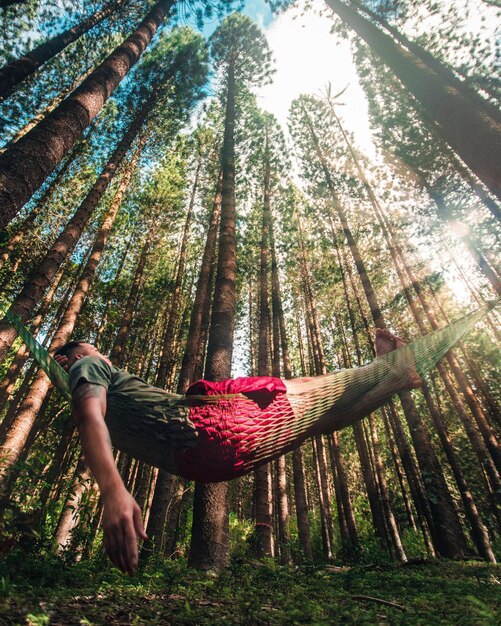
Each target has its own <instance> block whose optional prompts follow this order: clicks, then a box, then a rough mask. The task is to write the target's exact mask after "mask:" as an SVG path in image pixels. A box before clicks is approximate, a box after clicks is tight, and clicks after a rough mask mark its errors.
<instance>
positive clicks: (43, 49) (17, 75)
mask: <svg viewBox="0 0 501 626" xmlns="http://www.w3.org/2000/svg"><path fill="white" fill-rule="evenodd" d="M121 4H123V0H114V1H113V2H110V3H109V4H107V5H106V6H105V7H104V8H103V9H101V10H100V11H96V12H95V13H94V14H93V15H91V16H90V17H88V18H86V19H84V20H82V21H81V22H80V23H79V24H76V25H75V26H73V27H72V28H69V29H68V30H66V31H64V32H63V33H60V34H59V35H56V36H55V37H52V38H51V39H49V40H47V41H45V42H44V43H42V44H40V45H39V46H37V47H36V48H34V49H33V50H31V52H28V53H26V54H25V55H24V56H22V57H21V58H19V59H17V60H16V61H12V62H11V63H9V64H8V65H5V66H4V67H2V68H0V100H2V99H4V98H6V97H7V96H8V95H9V94H10V93H11V91H12V89H13V88H14V87H15V86H16V85H18V84H19V83H21V82H22V81H24V80H26V78H28V76H31V75H32V74H34V73H35V72H36V70H37V69H38V68H39V67H40V66H41V65H43V64H44V63H46V62H47V61H48V60H49V59H51V58H52V57H54V56H56V55H57V54H59V53H60V52H62V51H63V50H64V49H65V48H67V47H68V46H69V45H70V44H71V43H73V42H74V41H76V40H77V39H78V38H79V37H81V36H82V35H84V34H85V33H86V32H87V31H89V30H90V29H91V28H93V27H94V26H96V25H97V24H99V23H100V22H102V21H103V20H104V19H105V18H107V17H108V16H109V15H111V14H112V13H114V12H115V11H116V10H117V9H118V8H119V7H120V5H121Z"/></svg>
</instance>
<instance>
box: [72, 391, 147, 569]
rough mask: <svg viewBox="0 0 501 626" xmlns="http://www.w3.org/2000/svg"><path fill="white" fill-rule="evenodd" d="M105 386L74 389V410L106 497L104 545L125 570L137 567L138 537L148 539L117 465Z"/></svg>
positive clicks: (87, 454)
mask: <svg viewBox="0 0 501 626" xmlns="http://www.w3.org/2000/svg"><path fill="white" fill-rule="evenodd" d="M105 413H106V389H105V388H104V387H102V386H101V385H93V384H90V383H83V384H81V385H79V386H78V387H77V388H76V389H75V391H74V392H73V414H74V416H75V420H76V423H77V427H78V431H79V433H80V439H81V442H82V449H83V452H84V455H85V460H86V462H87V464H88V466H89V468H90V470H91V472H92V474H93V476H94V477H95V479H96V481H97V483H98V485H99V489H100V491H101V495H102V498H103V504H104V512H103V530H104V546H105V549H106V552H107V554H108V556H109V557H110V559H111V560H112V561H113V563H114V564H115V565H117V567H119V568H120V569H121V570H122V572H127V573H128V574H131V575H132V574H133V573H134V571H135V569H136V568H137V563H138V556H137V539H136V536H138V537H140V538H141V539H146V534H145V532H144V528H143V521H142V516H141V510H140V508H139V506H138V505H137V503H136V502H135V500H134V498H133V497H132V496H131V494H130V493H129V492H128V491H127V489H126V488H125V486H124V484H123V481H122V478H121V477H120V474H119V472H118V470H117V468H116V465H115V461H114V458H113V451H112V448H111V441H110V435H109V432H108V428H107V426H106V423H105V421H104V416H105Z"/></svg>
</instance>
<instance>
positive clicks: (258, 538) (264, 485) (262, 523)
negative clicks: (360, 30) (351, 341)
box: [254, 128, 273, 558]
mask: <svg viewBox="0 0 501 626" xmlns="http://www.w3.org/2000/svg"><path fill="white" fill-rule="evenodd" d="M264 150H265V156H264V163H263V165H264V181H263V210H262V218H261V244H260V269H259V341H258V353H257V374H258V376H269V375H270V373H271V368H270V357H269V355H270V350H269V346H270V302H269V299H270V298H269V296H270V294H269V285H268V282H269V280H268V279H269V256H270V252H269V243H268V240H269V232H270V163H269V146H268V132H267V128H266V129H265V146H264ZM270 496H271V465H270V464H267V465H263V466H261V467H259V468H258V469H257V470H256V471H255V472H254V502H255V512H256V525H255V530H254V533H255V551H256V556H258V557H260V558H262V557H266V556H272V555H273V533H272V524H271V520H272V502H271V498H270Z"/></svg>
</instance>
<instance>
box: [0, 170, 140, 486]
mask: <svg viewBox="0 0 501 626" xmlns="http://www.w3.org/2000/svg"><path fill="white" fill-rule="evenodd" d="M124 178H125V179H126V178H127V177H124ZM127 182H128V181H127ZM124 192H125V187H124V186H123V185H120V186H119V188H118V190H117V193H116V195H115V197H114V200H113V202H112V203H111V205H110V207H109V209H108V212H107V214H106V217H105V218H104V221H103V223H102V225H101V227H100V228H99V229H98V231H97V233H96V236H95V239H94V244H93V246H92V250H91V253H90V256H89V259H88V261H87V263H86V265H85V267H84V269H83V271H82V274H81V276H80V279H79V282H78V284H77V286H76V289H75V291H74V293H73V296H72V298H71V300H70V302H69V303H68V307H67V309H66V312H65V314H64V316H63V319H62V321H61V323H60V325H59V328H58V330H57V332H56V334H55V336H54V338H53V340H52V342H51V344H50V348H49V351H50V352H51V353H54V352H56V351H57V350H58V349H59V348H61V347H62V346H63V345H64V344H65V343H66V342H67V341H68V340H69V337H70V335H71V333H72V332H73V329H74V327H75V324H76V321H77V318H78V315H79V313H80V311H81V310H82V307H83V304H84V302H85V298H86V297H87V294H88V292H89V289H90V287H91V285H92V283H93V281H94V278H95V273H96V269H97V266H98V264H99V261H100V260H101V257H102V254H103V250H104V247H105V245H106V242H107V240H108V236H109V233H110V230H111V227H112V225H113V222H114V220H115V217H116V215H117V212H118V209H119V208H120V204H121V201H122V197H123V194H124ZM50 384H51V383H50V380H49V379H48V377H47V375H46V374H45V372H44V371H43V370H41V369H40V370H39V371H38V373H37V375H36V376H35V380H34V382H33V384H32V385H31V387H30V390H29V391H28V393H27V394H26V397H25V399H24V401H23V403H22V404H21V406H20V408H19V410H18V413H17V416H16V420H15V422H14V423H13V424H12V426H11V428H10V430H9V433H8V434H7V437H6V438H5V441H4V442H3V445H2V457H3V459H4V460H3V463H2V473H1V477H0V484H1V485H3V484H5V480H6V478H7V476H8V472H9V470H10V468H11V467H12V465H13V464H14V463H15V462H16V460H17V458H18V457H19V455H20V454H21V451H22V449H23V447H24V444H25V442H26V440H27V438H28V435H29V433H30V430H31V428H32V427H33V424H34V422H35V419H36V416H37V413H38V411H39V409H40V407H41V405H42V402H43V399H44V398H45V395H46V393H47V391H48V389H49V387H50Z"/></svg>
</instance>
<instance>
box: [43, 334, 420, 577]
mask: <svg viewBox="0 0 501 626" xmlns="http://www.w3.org/2000/svg"><path fill="white" fill-rule="evenodd" d="M375 344H376V355H377V357H378V358H376V359H375V361H373V362H372V363H370V364H369V365H366V366H364V367H360V368H353V369H351V370H341V371H340V372H336V373H334V374H327V375H325V376H319V377H314V378H301V379H293V380H287V381H285V382H283V381H281V380H280V379H277V378H271V377H254V378H237V379H235V380H226V381H220V382H218V383H211V382H208V381H198V382H197V383H194V384H193V385H192V386H191V387H190V388H189V389H188V391H187V393H186V395H185V396H180V395H176V394H170V393H168V392H166V391H165V390H163V389H158V388H156V387H152V386H151V385H149V384H148V383H146V382H145V381H143V380H142V379H140V378H138V377H137V376H133V375H131V374H129V373H128V372H126V371H124V370H119V369H117V368H115V367H114V366H113V365H112V363H111V361H110V360H109V359H108V358H107V357H106V356H104V355H102V354H101V353H100V352H99V351H98V350H97V349H96V348H95V347H94V346H92V345H91V344H89V343H86V342H84V341H72V342H70V343H68V344H66V345H65V346H63V348H61V349H60V350H58V352H57V353H56V355H55V359H56V361H57V362H58V363H59V365H61V366H62V367H63V368H64V369H65V370H66V371H68V374H69V385H70V390H71V392H72V406H73V414H74V416H75V420H76V423H77V427H78V431H79V433H80V439H81V443H82V449H83V452H84V455H85V459H86V462H87V464H88V466H89V468H90V469H91V471H92V473H93V475H94V477H95V479H96V481H97V483H98V485H99V488H100V491H101V496H102V498H103V505H104V511H103V530H104V546H105V549H106V552H107V554H108V555H109V557H110V559H111V560H112V562H113V563H114V564H115V565H116V566H118V567H119V568H120V569H121V571H122V572H124V573H128V574H130V575H132V574H133V573H134V571H135V569H136V567H137V562H138V553H137V538H139V539H146V534H145V532H144V528H143V522H142V517H141V510H140V508H139V506H138V505H137V503H136V502H135V500H134V498H133V497H132V495H131V494H130V493H129V492H128V491H127V489H126V488H125V486H124V483H123V481H122V479H121V477H120V474H119V473H118V470H117V468H116V466H115V462H114V457H113V452H112V447H111V445H112V441H113V444H114V445H115V446H117V447H118V448H119V449H122V450H125V451H126V452H128V453H130V454H132V455H134V456H136V457H138V458H142V459H143V460H145V461H146V462H149V463H151V464H157V465H159V466H161V467H163V468H164V469H168V470H169V471H171V472H172V473H176V474H179V475H181V476H184V477H186V478H188V479H194V480H201V481H204V482H217V481H221V480H229V479H232V478H235V477H237V476H241V475H243V474H246V473H248V472H250V471H252V470H254V469H255V468H256V467H257V466H259V465H261V464H264V463H267V462H269V461H270V460H272V459H274V458H277V457H278V456H280V455H282V454H284V453H285V452H287V451H289V450H292V449H294V448H295V447H298V446H299V445H301V443H303V442H304V441H305V440H306V439H307V438H309V437H311V436H313V435H317V434H322V433H330V432H332V431H334V430H338V429H340V428H343V427H345V426H347V425H349V424H353V423H354V422H355V421H357V420H359V419H361V418H362V417H364V416H366V415H367V414H368V413H370V412H371V411H373V410H374V409H376V408H378V407H379V406H381V404H383V403H384V402H385V401H386V400H388V399H389V398H390V397H391V396H392V395H393V394H395V393H398V392H400V391H404V390H407V389H412V388H414V387H417V386H419V384H420V382H421V380H420V377H419V375H418V373H417V371H416V369H415V367H414V358H413V356H412V354H411V353H410V352H409V353H408V354H406V353H405V347H404V342H403V341H402V340H401V339H400V338H399V337H396V336H395V335H392V334H391V333H390V332H389V331H386V330H380V329H378V330H377V331H376V341H375ZM399 348H401V349H399ZM409 355H410V356H409ZM395 356H398V358H395ZM105 419H106V421H105ZM124 430H125V434H124ZM110 433H111V439H110ZM158 439H160V440H161V441H162V446H160V449H161V450H162V457H161V458H158V457H157V458H155V457H154V456H153V457H152V454H154V449H157V448H158V447H159V446H158Z"/></svg>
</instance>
